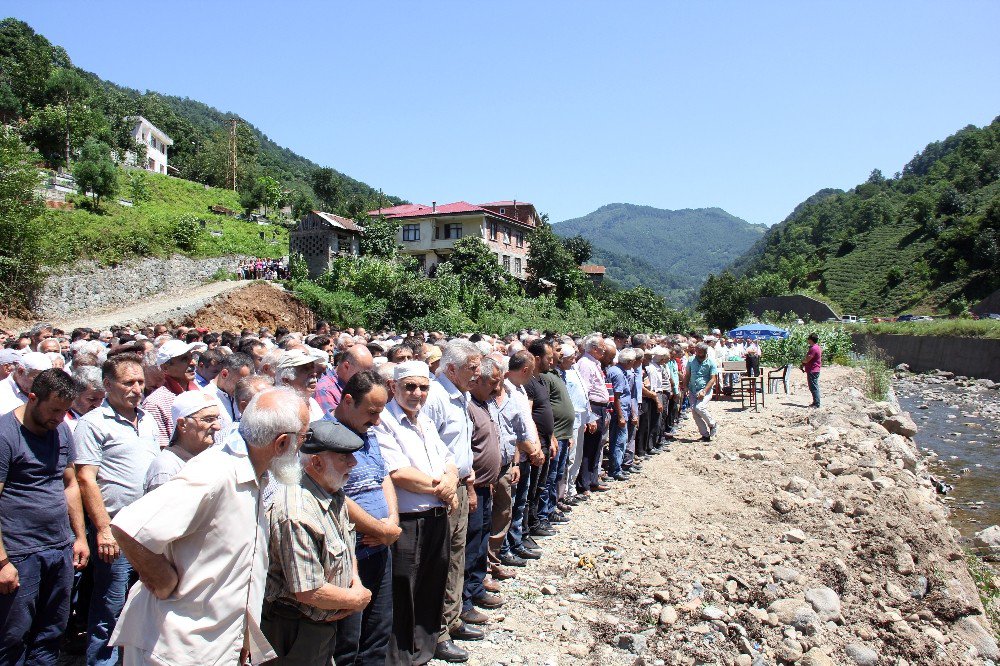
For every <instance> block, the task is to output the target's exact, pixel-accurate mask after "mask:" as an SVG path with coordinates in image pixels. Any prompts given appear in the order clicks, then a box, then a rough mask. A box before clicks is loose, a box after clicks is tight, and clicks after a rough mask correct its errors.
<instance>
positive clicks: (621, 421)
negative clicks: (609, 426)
mask: <svg viewBox="0 0 1000 666" xmlns="http://www.w3.org/2000/svg"><path fill="white" fill-rule="evenodd" d="M626 425H628V423H627V422H626V421H625V417H624V416H619V417H618V427H619V428H624V427H625V426H626Z"/></svg>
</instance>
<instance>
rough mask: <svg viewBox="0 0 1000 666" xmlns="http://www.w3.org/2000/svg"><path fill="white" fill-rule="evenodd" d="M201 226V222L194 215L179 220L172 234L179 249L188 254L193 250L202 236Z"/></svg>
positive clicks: (183, 216) (184, 216)
mask: <svg viewBox="0 0 1000 666" xmlns="http://www.w3.org/2000/svg"><path fill="white" fill-rule="evenodd" d="M201 224H202V222H201V220H199V219H198V218H197V217H195V216H194V215H182V216H181V217H180V218H178V219H177V221H176V222H174V228H173V231H172V232H171V235H172V236H173V239H174V243H176V244H177V247H179V248H180V249H182V250H185V251H187V252H190V251H191V250H193V249H194V247H195V244H196V243H197V242H198V236H199V235H200V234H201Z"/></svg>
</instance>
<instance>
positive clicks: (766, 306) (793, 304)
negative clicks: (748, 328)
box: [750, 294, 840, 321]
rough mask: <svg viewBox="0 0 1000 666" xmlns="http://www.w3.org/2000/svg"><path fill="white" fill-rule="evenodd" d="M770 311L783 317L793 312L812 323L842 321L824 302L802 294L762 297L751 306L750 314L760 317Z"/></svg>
mask: <svg viewBox="0 0 1000 666" xmlns="http://www.w3.org/2000/svg"><path fill="white" fill-rule="evenodd" d="M769 311H770V312H777V313H779V314H782V315H784V314H788V313H789V312H792V313H795V314H796V315H798V316H799V317H802V318H803V319H805V318H806V317H807V316H808V318H809V320H810V321H826V320H827V319H829V318H830V317H834V318H836V319H840V317H839V316H838V315H837V313H836V312H834V311H833V309H832V308H831V307H830V306H829V305H827V304H826V303H824V302H823V301H817V300H816V299H815V298H809V297H808V296H802V295H800V294H792V295H790V296H761V297H760V298H758V299H757V300H755V301H754V302H753V303H751V304H750V312H752V313H754V314H755V315H757V316H758V317H759V316H761V315H762V314H764V313H765V312H769Z"/></svg>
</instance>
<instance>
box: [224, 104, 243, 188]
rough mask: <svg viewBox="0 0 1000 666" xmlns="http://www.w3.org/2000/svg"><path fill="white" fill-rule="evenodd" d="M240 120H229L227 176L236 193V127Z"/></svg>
mask: <svg viewBox="0 0 1000 666" xmlns="http://www.w3.org/2000/svg"><path fill="white" fill-rule="evenodd" d="M239 122H240V121H239V119H238V118H230V120H229V169H228V173H227V174H226V176H227V180H228V181H229V183H227V184H228V185H230V186H231V187H232V188H233V192H235V191H236V168H237V161H236V126H237V125H238V124H239Z"/></svg>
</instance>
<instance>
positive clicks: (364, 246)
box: [355, 215, 400, 259]
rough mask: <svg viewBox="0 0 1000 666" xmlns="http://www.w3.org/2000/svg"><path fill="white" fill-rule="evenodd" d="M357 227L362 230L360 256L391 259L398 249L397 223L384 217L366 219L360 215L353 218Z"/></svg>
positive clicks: (365, 216) (398, 226) (366, 217)
mask: <svg viewBox="0 0 1000 666" xmlns="http://www.w3.org/2000/svg"><path fill="white" fill-rule="evenodd" d="M355 222H357V224H358V226H360V227H361V228H362V229H364V233H363V234H361V254H362V255H364V256H369V257H379V258H381V259H392V258H393V257H395V256H396V251H397V249H398V248H399V245H398V243H397V242H396V236H397V235H398V234H399V228H400V225H399V222H398V221H397V220H390V219H387V218H386V217H385V216H384V215H379V216H377V217H368V216H367V215H360V216H358V217H356V218H355Z"/></svg>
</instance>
